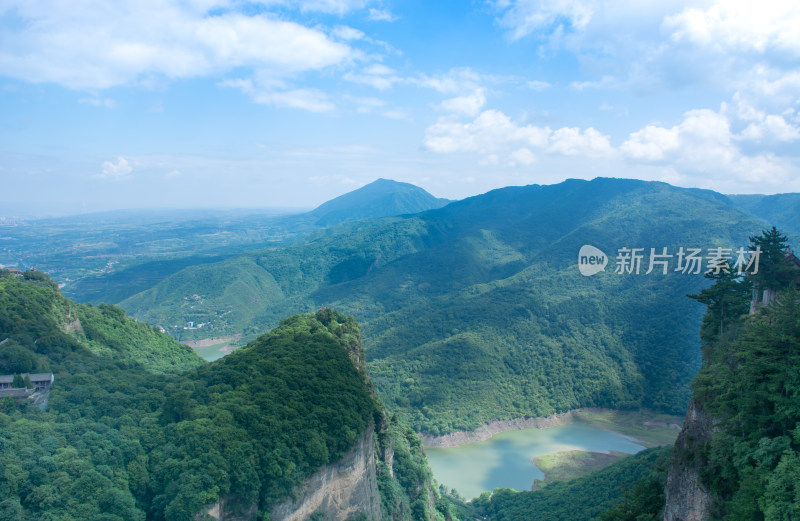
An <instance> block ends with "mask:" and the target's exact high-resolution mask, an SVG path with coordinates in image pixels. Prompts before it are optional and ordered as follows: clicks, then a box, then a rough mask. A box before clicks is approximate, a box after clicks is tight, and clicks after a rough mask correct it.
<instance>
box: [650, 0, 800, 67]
mask: <svg viewBox="0 0 800 521" xmlns="http://www.w3.org/2000/svg"><path fill="white" fill-rule="evenodd" d="M798 22H800V4H798V3H797V2H796V1H795V0H766V1H763V2H751V1H741V0H738V1H731V0H718V1H717V2H715V3H714V4H713V5H711V6H709V7H708V8H706V9H702V8H697V7H687V8H684V9H683V10H682V11H680V12H679V13H677V14H675V15H671V16H667V17H666V18H665V19H664V27H665V29H666V30H668V31H669V32H670V35H671V37H672V39H673V40H676V41H681V40H688V41H691V42H693V43H695V44H697V45H703V46H712V47H715V48H730V49H735V50H746V51H756V52H764V51H766V50H768V49H770V48H772V49H776V50H779V51H786V52H788V53H790V54H792V55H795V56H797V55H800V31H798V30H797V28H798Z"/></svg>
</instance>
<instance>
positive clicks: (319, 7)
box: [281, 0, 369, 16]
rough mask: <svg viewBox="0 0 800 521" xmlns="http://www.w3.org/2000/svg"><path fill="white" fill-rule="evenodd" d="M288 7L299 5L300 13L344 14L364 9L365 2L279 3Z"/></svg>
mask: <svg viewBox="0 0 800 521" xmlns="http://www.w3.org/2000/svg"><path fill="white" fill-rule="evenodd" d="M281 3H284V4H286V5H288V6H290V7H291V6H292V5H293V4H296V5H299V7H300V10H302V11H319V12H322V13H331V14H338V15H339V16H343V15H344V14H346V13H348V12H350V11H355V10H357V9H362V8H364V7H365V6H366V5H367V4H368V3H369V2H368V1H367V0H302V1H301V2H281Z"/></svg>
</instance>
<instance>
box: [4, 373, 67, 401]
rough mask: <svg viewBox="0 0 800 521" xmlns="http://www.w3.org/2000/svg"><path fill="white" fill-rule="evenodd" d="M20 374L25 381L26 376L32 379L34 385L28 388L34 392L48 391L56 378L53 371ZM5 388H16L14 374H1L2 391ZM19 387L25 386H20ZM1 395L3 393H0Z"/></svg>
mask: <svg viewBox="0 0 800 521" xmlns="http://www.w3.org/2000/svg"><path fill="white" fill-rule="evenodd" d="M19 376H20V377H21V378H22V380H23V381H24V380H25V379H26V378H28V379H30V381H31V384H33V387H32V388H28V390H32V391H33V392H39V391H46V390H48V389H50V386H51V385H53V381H54V380H55V377H54V376H53V373H22V374H20V375H19ZM4 389H15V387H14V375H13V374H4V375H0V391H2V390H4ZM19 389H23V388H22V387H20V388H19ZM0 396H3V395H2V394H0Z"/></svg>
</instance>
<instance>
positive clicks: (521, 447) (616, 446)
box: [425, 424, 644, 499]
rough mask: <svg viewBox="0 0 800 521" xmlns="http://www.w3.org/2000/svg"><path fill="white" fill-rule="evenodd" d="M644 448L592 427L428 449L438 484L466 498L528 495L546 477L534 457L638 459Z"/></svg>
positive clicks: (519, 433)
mask: <svg viewBox="0 0 800 521" xmlns="http://www.w3.org/2000/svg"><path fill="white" fill-rule="evenodd" d="M643 449H644V447H643V446H641V445H639V444H637V443H635V442H634V441H631V439H630V438H626V437H624V436H622V435H621V434H617V433H615V432H611V431H605V430H602V429H598V428H596V427H591V426H589V425H581V424H572V425H562V426H559V427H552V428H548V429H523V430H517V431H507V432H503V433H500V434H496V435H495V436H493V437H491V438H489V439H488V440H486V441H481V442H478V443H470V444H469V445H461V446H458V447H449V448H433V447H431V448H426V449H425V452H426V454H427V455H428V461H429V462H430V465H431V469H433V475H434V477H435V478H436V480H437V481H438V482H439V483H440V484H443V485H445V486H446V487H447V488H454V489H456V490H457V491H458V493H459V494H461V495H462V496H464V497H465V498H467V499H472V498H474V497H477V496H478V495H480V493H481V492H483V491H485V490H489V491H491V490H494V489H495V488H497V487H509V488H513V489H516V490H530V489H531V485H533V480H534V479H537V478H538V479H542V478H543V477H544V474H543V473H542V471H540V470H539V469H537V468H536V467H535V466H534V464H533V462H532V461H531V458H533V457H536V456H544V455H545V454H551V453H553V452H561V451H566V450H583V451H591V452H608V451H617V452H624V453H626V454H634V453H636V452H639V451H640V450H643Z"/></svg>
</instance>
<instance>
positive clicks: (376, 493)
mask: <svg viewBox="0 0 800 521" xmlns="http://www.w3.org/2000/svg"><path fill="white" fill-rule="evenodd" d="M315 344H319V345H321V346H323V345H324V349H321V350H316V351H315V350H314V348H313V345H315ZM334 359H335V364H334V363H331V361H332V360H334ZM326 360H327V361H326ZM215 364H216V366H215ZM215 364H209V368H208V370H207V374H206V375H205V377H206V378H207V379H208V380H207V382H208V383H209V384H212V385H213V384H215V383H216V382H217V378H218V376H217V374H218V373H228V371H227V370H226V369H233V368H236V372H235V374H241V370H246V371H247V372H248V373H256V374H258V373H259V372H261V371H264V372H263V373H262V378H263V377H265V376H267V377H268V376H271V375H270V373H269V372H270V371H272V369H270V368H274V367H275V366H276V364H277V365H280V366H282V367H283V369H284V372H283V373H282V375H281V381H282V382H283V383H285V382H287V381H290V382H291V383H290V385H289V386H288V387H289V388H290V389H291V390H293V391H296V393H297V394H295V395H294V396H293V397H287V396H286V395H285V394H284V393H282V392H281V393H275V391H274V389H270V388H269V387H266V388H264V389H263V392H264V393H267V392H273V394H275V401H274V404H275V405H276V406H278V407H279V408H280V407H285V409H284V411H285V412H286V413H288V414H291V415H297V414H301V413H302V418H300V417H299V416H298V418H297V420H296V421H302V422H304V423H306V424H307V426H308V429H307V430H306V431H304V432H301V433H299V434H298V435H297V436H296V438H297V439H294V437H292V441H291V443H292V445H290V446H288V447H289V448H290V449H291V452H292V453H296V454H297V456H292V457H291V459H290V460H288V461H287V460H284V461H283V462H280V463H279V464H278V465H271V468H270V469H269V473H265V472H264V469H263V468H262V469H261V470H260V471H257V472H259V473H261V474H262V475H264V476H265V477H267V476H269V475H280V473H281V472H283V473H284V474H285V473H286V469H288V470H290V471H294V472H295V476H297V477H298V479H295V480H293V481H290V480H284V484H283V486H282V487H280V488H279V487H276V486H275V485H274V484H271V483H268V482H266V480H263V479H262V480H261V490H260V491H255V490H252V489H248V488H240V489H238V491H236V493H235V494H219V495H218V496H217V498H218V499H216V501H214V502H213V503H211V504H207V505H206V506H205V507H204V508H203V509H201V510H200V514H199V515H198V519H199V518H203V517H204V516H209V517H210V518H212V519H216V520H217V521H252V520H255V519H261V518H260V517H258V516H259V515H261V516H264V515H266V518H267V519H270V520H271V521H305V520H313V521H323V520H325V521H347V520H364V521H366V520H369V521H384V520H385V521H411V520H413V521H433V520H435V519H445V520H453V519H456V516H455V515H454V514H453V513H452V511H453V510H454V507H453V506H452V504H451V503H449V502H448V498H446V497H444V498H443V497H442V495H441V494H440V493H439V491H438V490H436V488H435V485H434V481H433V476H432V473H431V470H430V468H429V466H428V463H427V459H426V457H425V454H424V452H423V449H422V442H421V441H420V439H419V437H418V436H417V435H416V434H414V433H413V432H412V431H411V430H410V429H409V428H408V427H406V426H404V425H402V424H400V423H399V422H398V420H397V418H396V417H388V416H387V413H386V411H385V409H384V408H383V405H382V404H381V403H380V400H379V399H378V397H377V394H376V393H375V390H374V387H373V386H372V382H371V381H370V378H369V374H368V373H367V369H366V363H365V359H364V350H363V347H362V345H361V337H360V331H359V328H358V325H357V324H356V322H355V320H354V319H353V318H352V317H345V316H344V315H340V314H339V313H337V312H335V311H333V310H330V309H321V310H319V311H318V312H317V313H315V314H313V315H298V316H295V317H291V318H289V319H286V320H284V321H283V322H282V323H281V326H280V327H279V328H277V329H276V330H274V331H273V332H272V333H270V334H268V335H265V336H264V337H263V338H261V339H259V340H257V341H255V342H253V343H252V345H249V346H248V347H245V348H243V350H240V351H237V352H235V353H233V354H232V355H229V357H226V358H225V359H222V360H221V361H220V362H219V363H215ZM292 364H296V366H295V367H294V368H290V366H291V365H292ZM225 366H229V367H227V368H226V367H225ZM324 366H329V367H327V368H325V369H323V367H324ZM347 373H349V374H350V375H351V376H350V377H349V378H347V379H341V378H340V376H341V375H343V374H347ZM239 381H240V383H244V382H242V380H241V379H240V380H239ZM257 381H258V382H259V384H261V379H258V380H257ZM326 382H327V383H326ZM253 383H254V384H255V383H256V380H253ZM271 385H273V386H274V385H279V381H278V380H272V383H271ZM321 386H327V391H325V392H324V393H319V388H320V387H321ZM247 387H248V389H251V390H254V389H255V388H254V387H251V386H250V384H249V383H248V384H247ZM313 389H316V391H313ZM334 395H336V396H338V397H339V399H338V400H337V401H336V409H335V410H333V409H331V407H332V404H333V402H330V401H329V398H330V397H331V396H334ZM256 396H258V395H256ZM287 398H288V399H287ZM254 399H255V397H254ZM326 401H327V402H326ZM323 402H326V403H327V405H325V404H323ZM359 402H360V405H358V406H357V407H356V406H355V404H359ZM263 414H264V417H265V418H266V417H268V414H267V411H264V413H263ZM331 415H335V416H337V417H339V418H342V419H344V418H351V419H354V420H361V421H364V424H363V427H362V428H360V429H358V430H356V428H357V427H358V424H359V423H360V422H359V421H355V422H354V423H352V428H347V429H343V428H341V427H340V425H339V423H338V421H336V422H325V421H324V420H325V418H327V417H329V416H331ZM273 421H277V419H274V420H273ZM256 428H258V427H256ZM291 429H292V424H291V423H290V424H286V426H285V427H283V428H277V429H272V430H269V431H265V433H266V432H268V433H269V435H271V436H273V437H278V438H287V437H288V436H289V435H290V432H291ZM315 439H318V440H326V441H325V443H324V445H323V444H320V443H316V442H315V441H314V440H315ZM325 447H339V448H340V450H339V451H338V452H337V453H334V452H333V450H326V448H325ZM342 449H343V450H342ZM298 456H299V457H298ZM324 456H328V457H327V461H322V457H324ZM334 456H335V457H334ZM299 462H304V463H305V469H304V470H303V471H302V475H301V474H300V472H298V470H299V469H298V467H299ZM319 462H322V464H319ZM276 463H277V462H276ZM315 463H317V464H316V465H315ZM265 483H266V484H267V486H266V487H265V486H264V484H265ZM253 484H255V482H253ZM230 490H231V492H234V488H233V487H230ZM451 507H452V508H451Z"/></svg>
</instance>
